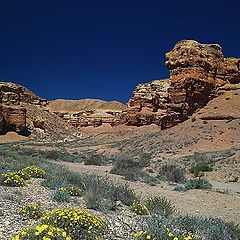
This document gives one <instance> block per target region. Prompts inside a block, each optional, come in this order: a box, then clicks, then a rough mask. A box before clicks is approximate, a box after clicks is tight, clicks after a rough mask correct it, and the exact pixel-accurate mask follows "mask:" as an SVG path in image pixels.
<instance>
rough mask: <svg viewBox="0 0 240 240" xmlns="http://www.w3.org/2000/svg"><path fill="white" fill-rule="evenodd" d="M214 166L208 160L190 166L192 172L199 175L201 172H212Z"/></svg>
mask: <svg viewBox="0 0 240 240" xmlns="http://www.w3.org/2000/svg"><path fill="white" fill-rule="evenodd" d="M211 171H213V168H212V167H211V166H209V164H208V163H206V162H198V163H196V164H195V165H193V166H192V167H191V168H190V173H192V174H193V175H194V176H195V177H198V176H199V174H200V172H211Z"/></svg>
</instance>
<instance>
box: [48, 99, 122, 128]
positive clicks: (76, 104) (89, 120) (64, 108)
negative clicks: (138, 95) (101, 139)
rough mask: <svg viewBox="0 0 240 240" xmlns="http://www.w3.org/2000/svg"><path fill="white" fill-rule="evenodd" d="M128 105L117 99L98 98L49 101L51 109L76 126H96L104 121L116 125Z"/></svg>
mask: <svg viewBox="0 0 240 240" xmlns="http://www.w3.org/2000/svg"><path fill="white" fill-rule="evenodd" d="M125 108H126V105H124V104H122V103H120V102H117V101H103V100H98V99H82V100H63V99H58V100H54V101H52V102H50V103H49V109H50V110H51V111H52V112H54V113H55V114H57V115H58V116H59V117H61V118H63V119H64V120H65V121H66V122H69V123H70V124H71V125H73V126H74V127H76V128H80V127H87V126H94V127H98V126H100V125H102V124H104V123H107V124H110V125H111V126H115V125H118V124H120V123H121V118H120V116H121V113H122V110H123V109H125Z"/></svg>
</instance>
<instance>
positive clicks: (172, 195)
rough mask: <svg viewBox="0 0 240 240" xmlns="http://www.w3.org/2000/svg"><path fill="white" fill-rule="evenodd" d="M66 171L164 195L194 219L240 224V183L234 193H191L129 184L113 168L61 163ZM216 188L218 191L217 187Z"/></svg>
mask: <svg viewBox="0 0 240 240" xmlns="http://www.w3.org/2000/svg"><path fill="white" fill-rule="evenodd" d="M61 164H62V165H63V166H65V167H66V168H68V169H70V170H72V171H75V172H82V173H94V174H97V175H99V176H105V177H108V178H109V179H111V180H114V181H117V182H120V183H127V184H129V186H130V187H131V188H132V189H134V190H135V191H136V192H137V194H139V195H141V196H160V197H166V198H167V199H169V200H170V201H171V202H172V203H173V205H174V206H175V207H176V209H177V211H178V212H180V213H185V214H189V215H194V216H204V217H218V218H221V219H224V220H227V221H234V222H235V223H238V224H239V223H240V195H239V194H237V193H235V192H236V191H239V184H238V185H237V184H236V186H235V185H234V187H233V188H232V189H233V190H234V191H235V192H234V191H233V193H231V194H230V193H229V194H222V193H219V192H214V191H206V190H189V191H187V192H176V191H173V188H174V186H170V185H169V184H167V183H161V184H160V185H157V186H150V185H148V184H145V183H141V182H129V181H126V180H124V179H122V177H121V176H117V175H114V174H109V171H110V169H111V167H110V166H90V165H86V166H85V165H83V164H82V163H70V162H61ZM214 184H215V185H216V188H217V187H218V188H221V189H224V187H226V186H228V187H229V188H230V186H233V185H231V184H227V185H226V186H225V185H223V183H218V182H215V183H214ZM215 185H214V188H215Z"/></svg>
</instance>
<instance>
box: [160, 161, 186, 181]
mask: <svg viewBox="0 0 240 240" xmlns="http://www.w3.org/2000/svg"><path fill="white" fill-rule="evenodd" d="M159 178H160V179H161V180H165V181H170V182H176V183H184V182H185V181H186V177H185V170H184V169H182V168H181V167H179V166H177V165H175V164H164V165H162V166H160V170H159Z"/></svg>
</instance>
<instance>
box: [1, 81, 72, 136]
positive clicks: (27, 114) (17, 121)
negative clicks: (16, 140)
mask: <svg viewBox="0 0 240 240" xmlns="http://www.w3.org/2000/svg"><path fill="white" fill-rule="evenodd" d="M47 105H48V101H46V100H45V99H42V98H40V97H38V96H37V95H36V94H34V93H33V92H31V91H29V90H28V89H27V88H25V87H23V86H21V85H18V84H14V83H10V82H0V134H4V133H6V132H8V131H15V132H18V133H20V134H24V135H26V134H27V135H32V136H41V137H52V138H58V139H59V138H61V137H65V136H66V137H69V136H73V135H76V131H75V128H74V127H73V126H71V125H70V124H68V123H66V122H65V121H63V120H62V119H61V118H59V117H58V116H56V115H55V114H53V113H50V112H49V110H48V108H47Z"/></svg>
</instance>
